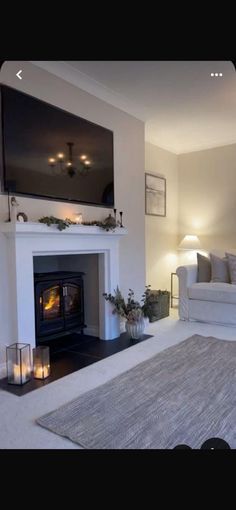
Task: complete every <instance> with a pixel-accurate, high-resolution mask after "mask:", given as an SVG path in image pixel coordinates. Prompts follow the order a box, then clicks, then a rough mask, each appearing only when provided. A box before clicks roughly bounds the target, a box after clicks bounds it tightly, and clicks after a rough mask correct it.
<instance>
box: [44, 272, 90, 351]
mask: <svg viewBox="0 0 236 510" xmlns="http://www.w3.org/2000/svg"><path fill="white" fill-rule="evenodd" d="M83 275H84V273H81V272H70V271H57V272H50V273H35V274H34V288H35V324H36V344H37V345H39V344H40V343H42V342H44V341H45V340H47V341H48V340H50V339H52V338H55V337H56V336H62V335H64V334H65V333H68V332H73V331H77V330H80V331H81V332H83V329H84V327H86V326H85V324H84V286H83Z"/></svg>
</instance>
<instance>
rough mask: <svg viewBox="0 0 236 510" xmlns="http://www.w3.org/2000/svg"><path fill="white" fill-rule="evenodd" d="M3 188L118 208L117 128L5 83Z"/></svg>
mask: <svg viewBox="0 0 236 510" xmlns="http://www.w3.org/2000/svg"><path fill="white" fill-rule="evenodd" d="M1 116H2V123H1V124H2V157H1V159H2V161H1V163H2V165H1V166H2V176H1V181H2V186H1V190H2V191H3V192H9V193H10V194H15V195H24V196H29V197H38V198H44V199H49V200H60V201H70V202H74V203H77V202H78V203H81V204H91V205H98V206H104V207H113V206H114V164H113V132H112V131H110V130H109V129H107V128H104V127H102V126H99V125H97V124H94V123H92V122H90V121H88V120H85V119H83V118H81V117H78V116H76V115H74V114H72V113H69V112H66V111H64V110H61V109H60V108H57V107H55V106H52V105H51V104H48V103H45V102H44V101H41V100H39V99H36V98H34V97H32V96H30V95H28V94H25V93H22V92H19V91H18V90H16V89H13V88H10V87H8V86H5V85H2V86H1Z"/></svg>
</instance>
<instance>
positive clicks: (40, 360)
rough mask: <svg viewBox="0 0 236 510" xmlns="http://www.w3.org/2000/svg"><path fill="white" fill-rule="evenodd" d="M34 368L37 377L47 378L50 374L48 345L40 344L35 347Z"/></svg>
mask: <svg viewBox="0 0 236 510" xmlns="http://www.w3.org/2000/svg"><path fill="white" fill-rule="evenodd" d="M33 370H34V378H35V379H46V378H47V377H48V376H49V375H50V358H49V347H48V346H46V345H45V346H44V345H39V346H38V347H35V348H34V349H33Z"/></svg>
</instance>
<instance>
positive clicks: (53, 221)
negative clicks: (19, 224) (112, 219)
mask: <svg viewBox="0 0 236 510" xmlns="http://www.w3.org/2000/svg"><path fill="white" fill-rule="evenodd" d="M38 221H39V223H44V224H45V225H47V226H48V227H50V226H51V225H57V228H58V230H60V231H61V230H65V229H66V228H68V227H70V226H71V225H77V223H76V222H75V221H72V220H70V219H69V218H66V219H65V220H62V219H61V218H56V217H55V216H43V217H42V218H40V219H39V220H38ZM81 225H87V226H96V227H100V228H102V229H103V230H106V231H109V230H113V231H114V230H115V228H116V227H118V226H119V224H118V223H116V224H115V225H114V223H113V224H109V223H107V222H106V221H104V222H103V221H96V220H95V221H83V222H82V223H81Z"/></svg>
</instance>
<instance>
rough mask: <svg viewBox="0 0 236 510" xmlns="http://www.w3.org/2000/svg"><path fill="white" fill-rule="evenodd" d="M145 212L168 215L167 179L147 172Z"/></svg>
mask: <svg viewBox="0 0 236 510" xmlns="http://www.w3.org/2000/svg"><path fill="white" fill-rule="evenodd" d="M145 213H146V214H150V215H151V216H166V179H165V177H159V176H158V175H154V174H145Z"/></svg>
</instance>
